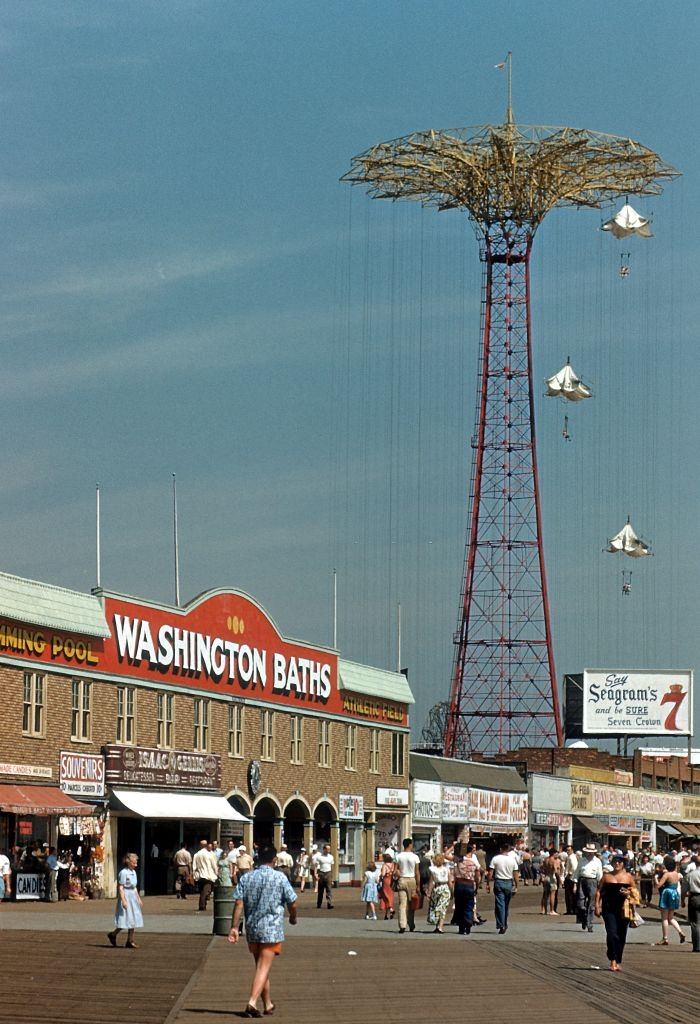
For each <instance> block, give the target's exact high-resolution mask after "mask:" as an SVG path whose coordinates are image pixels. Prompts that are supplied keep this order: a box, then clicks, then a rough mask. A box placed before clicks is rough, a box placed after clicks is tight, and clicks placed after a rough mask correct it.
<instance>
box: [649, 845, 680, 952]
mask: <svg viewBox="0 0 700 1024" xmlns="http://www.w3.org/2000/svg"><path fill="white" fill-rule="evenodd" d="M682 877H683V876H682V875H681V873H680V871H677V870H676V861H675V858H673V857H671V856H669V855H668V854H667V855H666V856H665V857H664V870H663V873H662V874H661V875H660V876H659V878H658V879H657V880H656V886H657V888H658V890H659V910H660V911H661V942H655V943H654V945H655V946H668V935H669V926H670V927H671V928H673V929H674V930H675V931H677V932H678V938H679V939H680V941H681V942H685V935H684V934H683V932H682V930H681V926H680V925H679V923H678V921H676V916H675V915H676V911H677V910H678V908H679V906H680V905H681V894H680V883H681V879H682Z"/></svg>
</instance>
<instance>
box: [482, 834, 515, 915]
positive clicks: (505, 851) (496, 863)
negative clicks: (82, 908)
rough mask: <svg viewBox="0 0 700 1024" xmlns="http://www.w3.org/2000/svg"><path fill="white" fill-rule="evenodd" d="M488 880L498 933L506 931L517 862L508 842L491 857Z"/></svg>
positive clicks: (513, 891) (513, 892)
mask: <svg viewBox="0 0 700 1024" xmlns="http://www.w3.org/2000/svg"><path fill="white" fill-rule="evenodd" d="M488 877H489V881H493V898H494V903H495V910H496V927H497V928H498V934H499V935H505V933H506V932H507V931H508V907H509V906H510V900H511V897H512V896H513V895H514V894H515V893H516V892H517V891H518V882H519V880H520V878H519V874H518V862H517V860H516V859H515V857H514V855H513V851H512V849H511V845H510V843H505V842H504V843H502V844H501V852H500V853H497V854H496V856H495V857H493V858H492V860H491V864H490V865H489V875H488Z"/></svg>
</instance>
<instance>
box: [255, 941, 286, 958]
mask: <svg viewBox="0 0 700 1024" xmlns="http://www.w3.org/2000/svg"><path fill="white" fill-rule="evenodd" d="M248 949H249V950H250V952H251V953H252V954H253V956H258V955H259V954H260V952H261V950H263V949H271V950H272V952H273V953H274V954H275V956H279V955H280V953H281V952H282V943H281V942H249V943H248Z"/></svg>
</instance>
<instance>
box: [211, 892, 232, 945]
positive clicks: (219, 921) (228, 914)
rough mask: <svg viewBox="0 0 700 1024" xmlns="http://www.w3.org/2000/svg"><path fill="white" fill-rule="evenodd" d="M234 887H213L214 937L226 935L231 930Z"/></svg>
mask: <svg viewBox="0 0 700 1024" xmlns="http://www.w3.org/2000/svg"><path fill="white" fill-rule="evenodd" d="M233 892H234V887H233V886H232V885H217V886H215V887H214V926H213V928H212V933H213V934H214V935H228V933H229V931H230V930H231V921H232V919H233V905H234V903H235V902H236V901H235V900H234V898H233Z"/></svg>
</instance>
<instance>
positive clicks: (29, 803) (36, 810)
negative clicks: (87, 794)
mask: <svg viewBox="0 0 700 1024" xmlns="http://www.w3.org/2000/svg"><path fill="white" fill-rule="evenodd" d="M0 811H5V812H6V813H8V814H26V815H27V816H29V815H35V816H36V817H37V818H46V817H49V816H50V815H53V814H68V815H88V814H94V813H95V808H94V807H92V806H91V805H90V804H81V803H79V802H78V801H77V800H74V799H73V797H72V796H68V794H67V793H63V792H62V791H61V790H60V789H59V788H58V786H12V785H0Z"/></svg>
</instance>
